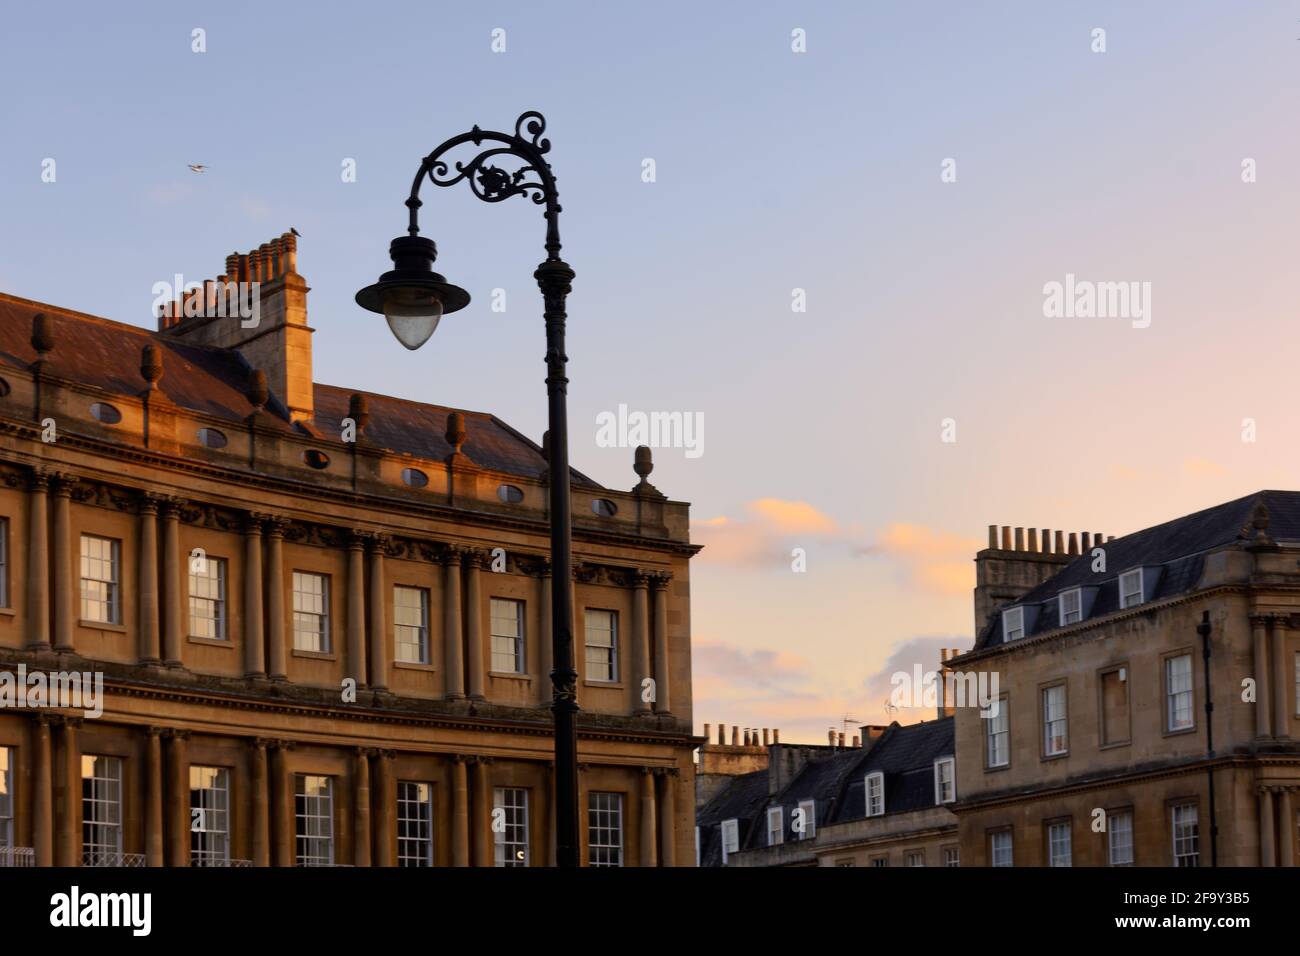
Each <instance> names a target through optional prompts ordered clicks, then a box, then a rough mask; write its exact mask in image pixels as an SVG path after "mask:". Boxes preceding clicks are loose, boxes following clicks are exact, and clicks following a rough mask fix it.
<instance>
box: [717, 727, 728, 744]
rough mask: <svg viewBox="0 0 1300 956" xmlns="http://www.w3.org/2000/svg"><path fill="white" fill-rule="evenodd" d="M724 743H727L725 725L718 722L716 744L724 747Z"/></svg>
mask: <svg viewBox="0 0 1300 956" xmlns="http://www.w3.org/2000/svg"><path fill="white" fill-rule="evenodd" d="M726 745H727V725H726V724H718V746H719V747H725V746H726Z"/></svg>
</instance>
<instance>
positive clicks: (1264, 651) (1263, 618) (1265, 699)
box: [1250, 614, 1273, 739]
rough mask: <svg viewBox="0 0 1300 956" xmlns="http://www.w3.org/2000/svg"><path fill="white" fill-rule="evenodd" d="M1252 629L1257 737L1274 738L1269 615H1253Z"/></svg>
mask: <svg viewBox="0 0 1300 956" xmlns="http://www.w3.org/2000/svg"><path fill="white" fill-rule="evenodd" d="M1250 628H1251V633H1252V635H1253V637H1254V660H1253V665H1254V675H1255V737H1256V738H1257V739H1258V738H1262V737H1271V736H1273V705H1272V693H1271V688H1270V686H1269V685H1270V680H1269V673H1268V670H1269V668H1268V615H1266V614H1252V615H1251V616H1250Z"/></svg>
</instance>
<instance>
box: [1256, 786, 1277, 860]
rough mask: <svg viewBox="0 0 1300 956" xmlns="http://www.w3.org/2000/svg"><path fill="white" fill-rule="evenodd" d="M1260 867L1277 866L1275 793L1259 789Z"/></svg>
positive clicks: (1265, 788)
mask: <svg viewBox="0 0 1300 956" xmlns="http://www.w3.org/2000/svg"><path fill="white" fill-rule="evenodd" d="M1259 865H1260V866H1276V865H1277V858H1276V857H1275V856H1274V846H1273V791H1272V790H1271V789H1269V788H1268V787H1260V788H1259Z"/></svg>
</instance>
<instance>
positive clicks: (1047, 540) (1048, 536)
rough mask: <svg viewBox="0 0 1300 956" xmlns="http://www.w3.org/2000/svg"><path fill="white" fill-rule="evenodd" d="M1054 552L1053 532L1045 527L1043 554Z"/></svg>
mask: <svg viewBox="0 0 1300 956" xmlns="http://www.w3.org/2000/svg"><path fill="white" fill-rule="evenodd" d="M1051 553H1052V532H1051V530H1050V529H1048V528H1044V529H1043V554H1051Z"/></svg>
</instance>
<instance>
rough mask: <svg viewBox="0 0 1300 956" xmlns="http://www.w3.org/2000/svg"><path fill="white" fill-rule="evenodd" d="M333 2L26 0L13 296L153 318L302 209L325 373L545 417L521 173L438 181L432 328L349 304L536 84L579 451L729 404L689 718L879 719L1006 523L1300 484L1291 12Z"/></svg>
mask: <svg viewBox="0 0 1300 956" xmlns="http://www.w3.org/2000/svg"><path fill="white" fill-rule="evenodd" d="M561 8H564V9H566V10H567V11H568V12H569V14H570V15H566V16H564V17H557V16H554V15H553V12H554V11H555V10H557V9H561ZM312 9H313V10H314V11H317V13H315V14H314V15H313V17H311V18H306V17H303V16H301V15H300V14H299V13H296V12H292V11H282V10H281V9H280V8H279V6H274V7H273V6H271V5H267V4H254V3H238V2H228V3H222V4H193V5H188V4H187V5H184V6H182V5H177V4H170V3H166V4H165V3H141V4H135V5H132V6H131V7H130V8H125V9H124V8H123V7H122V6H120V5H89V4H87V5H77V6H72V7H68V8H66V15H64V16H59V17H51V16H50V15H49V13H50V10H49V8H48V7H46V6H42V5H20V6H18V7H16V8H14V9H13V10H9V11H7V12H6V22H5V28H4V30H3V31H0V74H2V75H3V79H4V80H5V82H6V85H7V87H8V88H10V89H14V88H16V87H18V86H21V87H22V89H23V91H24V94H25V95H24V96H22V97H14V96H9V97H6V98H4V100H3V101H2V102H0V120H2V121H3V128H4V129H5V130H6V131H8V137H7V141H6V148H5V149H4V150H2V151H0V209H3V213H4V224H5V229H4V232H3V238H0V289H3V290H4V291H6V292H12V293H14V294H17V295H21V296H27V297H29V298H34V299H39V300H43V301H49V302H53V303H57V304H58V305H61V306H65V307H69V308H74V309H80V310H83V311H86V312H91V313H94V314H98V315H103V316H107V317H109V318H113V319H117V320H120V321H127V322H133V323H136V324H139V325H152V324H153V320H152V318H151V316H150V314H149V305H150V302H151V301H152V299H153V294H152V291H151V290H152V286H153V284H154V283H156V282H159V281H170V280H171V278H172V276H173V274H174V273H177V272H180V273H183V274H184V275H185V277H186V279H187V280H191V279H192V280H202V279H204V278H211V277H213V276H215V275H216V273H217V272H218V271H220V269H221V266H222V264H223V262H224V257H225V256H226V255H227V254H228V253H230V252H233V251H235V250H245V251H246V250H248V249H249V248H251V247H253V246H255V245H258V244H260V243H262V242H265V241H267V240H268V239H270V238H271V237H272V236H274V235H279V234H280V233H281V232H283V231H285V230H287V229H288V228H289V227H290V226H295V227H296V228H297V229H298V230H299V232H301V233H302V239H301V240H300V241H299V269H300V271H301V272H302V273H303V274H304V275H305V276H306V278H307V280H308V282H309V283H310V285H311V287H312V292H311V296H310V299H309V313H310V317H311V324H312V326H313V327H314V328H315V329H316V330H317V334H316V336H315V343H314V345H315V377H316V379H317V381H320V382H325V383H329V384H336V385H343V386H349V387H355V388H362V389H369V390H373V391H378V392H384V393H388V394H393V395H399V396H403V397H407V398H412V399H418V400H424V401H430V402H436V403H440V404H447V405H454V406H459V407H462V408H468V409H477V410H488V411H492V412H494V413H496V414H497V415H499V416H500V417H501V418H503V419H505V420H506V421H508V422H510V423H511V424H512V425H514V426H515V427H517V428H519V429H520V430H522V431H524V432H525V433H527V434H528V435H530V436H531V437H533V438H534V439H540V437H541V433H542V431H543V429H544V428H545V417H546V404H545V400H544V386H543V382H542V378H543V364H542V356H543V326H542V322H541V318H540V301H539V297H538V294H537V291H536V287H535V285H534V283H533V280H532V270H533V268H534V266H535V265H536V263H537V262H538V261H540V259H541V257H542V255H543V250H542V248H541V242H542V238H543V223H542V219H541V215H540V211H539V207H535V206H533V205H532V204H531V203H528V202H524V201H520V200H515V201H512V202H508V203H503V204H502V205H500V206H487V205H484V204H482V203H479V202H477V201H476V200H474V199H473V198H472V196H470V194H469V193H468V191H467V190H464V189H458V190H435V189H433V188H432V187H426V189H425V194H424V199H425V207H424V210H423V217H422V224H423V225H424V230H425V233H426V234H427V235H429V236H430V237H431V238H434V239H435V240H436V241H437V242H438V246H439V252H440V258H439V267H440V271H443V272H445V273H446V275H447V276H448V278H449V279H451V281H453V282H456V283H458V284H460V285H462V286H464V287H465V288H467V289H468V290H469V291H470V292H471V294H472V295H473V296H474V297H475V301H474V302H473V304H471V306H470V307H469V308H468V309H466V310H465V311H464V312H461V313H457V314H455V315H453V316H449V317H448V318H447V319H445V320H444V321H443V323H442V325H441V326H440V327H439V329H438V331H437V333H436V335H435V336H434V338H433V340H432V341H431V342H430V344H429V345H427V346H426V347H425V348H424V349H422V350H420V351H419V352H413V353H412V352H406V351H405V350H403V349H401V348H400V347H399V346H398V345H397V344H396V343H395V342H394V341H392V339H391V338H390V336H389V335H388V332H387V330H386V329H384V328H383V327H382V320H378V321H379V325H378V326H376V321H377V320H376V318H375V317H374V316H371V315H370V314H368V313H364V312H362V311H361V310H360V309H359V308H358V307H357V306H356V305H355V304H354V302H353V299H352V296H353V294H354V292H355V290H356V289H357V288H359V287H361V286H363V285H365V284H368V283H370V282H372V281H374V279H375V277H376V275H377V274H378V273H379V272H380V271H382V270H383V269H385V268H387V264H388V261H387V256H386V250H387V245H388V241H389V240H390V239H391V238H392V237H393V236H396V235H398V234H399V233H400V232H402V230H403V229H404V225H405V209H404V207H403V205H402V201H403V200H404V198H405V194H406V191H407V189H409V186H410V180H411V177H412V176H413V175H414V172H415V170H416V167H417V166H418V164H419V161H420V158H421V157H422V156H423V155H424V154H425V153H427V152H428V151H429V150H430V149H432V147H433V146H435V145H436V144H437V143H439V142H440V141H441V140H443V139H444V138H446V137H448V136H450V135H453V134H455V133H458V132H461V131H462V130H465V129H468V128H469V127H471V126H472V125H474V124H476V123H477V124H480V125H482V126H484V127H494V128H504V129H510V128H511V127H512V125H513V122H514V119H515V117H516V116H517V115H518V114H519V113H520V112H522V111H524V110H526V109H537V110H541V111H542V112H543V113H545V114H546V117H547V119H548V122H549V126H548V130H547V133H548V136H549V137H550V139H551V140H552V143H553V150H552V152H551V161H552V164H553V168H554V170H555V173H556V176H557V177H558V181H559V188H560V193H561V200H562V203H563V206H564V213H563V216H562V227H561V228H562V233H563V237H564V242H565V253H564V254H565V258H566V259H567V260H568V261H569V262H570V263H571V264H572V265H573V266H574V268H575V269H576V271H577V279H576V281H575V284H574V291H573V294H572V296H571V298H570V319H571V324H570V347H569V355H570V359H571V362H570V377H571V379H572V384H571V386H570V403H571V404H570V415H571V433H572V437H571V442H572V450H571V456H572V461H573V464H574V466H575V467H577V468H578V469H580V470H582V471H583V472H585V473H587V474H589V475H591V476H592V477H593V478H595V479H597V480H598V481H601V482H603V483H605V484H608V485H611V486H615V487H623V488H630V487H631V486H632V485H633V484H634V483H635V480H636V476H635V475H634V474H633V471H632V451H631V449H630V448H629V449H622V448H604V447H599V446H598V445H597V441H596V435H597V416H598V415H600V414H601V413H602V412H612V411H615V410H616V409H617V408H618V406H619V405H620V404H626V405H627V406H628V407H629V408H631V409H639V410H642V411H674V412H680V413H683V414H686V415H696V414H698V415H702V416H703V420H704V422H705V430H704V444H703V454H701V455H699V456H698V457H688V456H687V455H686V453H685V451H684V450H683V449H674V448H664V449H659V450H657V451H656V455H655V458H656V469H655V472H654V475H653V476H652V479H651V480H652V481H653V482H654V483H655V484H656V485H657V486H658V487H659V488H660V489H661V490H662V491H664V492H665V493H666V494H668V495H669V496H671V497H673V498H676V499H681V500H687V501H690V502H692V516H693V536H694V538H695V540H697V541H698V542H700V543H702V544H704V545H706V549H705V551H704V552H703V553H702V554H701V555H700V556H699V558H697V559H696V561H695V564H694V566H693V570H692V615H693V622H692V624H693V627H692V630H693V636H694V677H695V716H696V722H697V726H702V725H703V723H704V722H711V723H714V724H716V723H718V722H724V723H727V724H739V725H741V726H754V727H779V728H781V730H782V739H783V740H785V739H788V740H810V741H814V740H818V739H823V738H824V734H825V731H826V728H827V727H828V726H830V725H832V724H834V725H837V726H838V724H839V722H840V719H841V718H842V717H843V716H844V715H845V714H848V715H851V716H852V717H855V718H856V719H857V720H858V721H879V720H882V719H885V718H886V714H885V712H884V709H883V704H884V702H885V700H886V698H887V697H888V694H889V675H890V674H891V673H892V672H894V671H895V670H910V669H911V666H912V663H913V662H914V661H917V660H919V661H921V662H922V663H923V664H924V665H926V666H927V667H929V666H932V665H933V664H935V663H937V660H938V654H939V649H940V648H941V647H960V648H963V649H964V648H966V647H969V646H970V643H971V641H972V638H973V634H972V627H973V623H972V601H971V588H972V587H973V584H974V568H973V564H972V561H971V559H972V558H973V556H974V552H975V550H976V549H978V548H979V547H981V546H982V544H983V542H984V540H985V535H986V530H985V529H986V527H987V525H989V524H993V523H998V524H1009V525H1023V526H1034V527H1050V528H1061V529H1064V530H1067V531H1079V530H1085V529H1086V530H1089V531H1101V532H1104V533H1106V534H1113V535H1117V536H1118V535H1122V534H1125V533H1128V532H1131V531H1135V530H1138V529H1140V528H1143V527H1147V526H1150V525H1152V524H1156V523H1158V522H1161V521H1164V520H1167V519H1169V518H1173V517H1176V516H1178V515H1180V514H1184V513H1187V512H1190V511H1193V510H1197V509H1199V508H1202V507H1206V506H1209V505H1212V504H1215V503H1217V502H1220V501H1225V500H1228V499H1231V498H1235V497H1238V496H1241V495H1244V494H1247V493H1249V492H1251V491H1255V490H1259V489H1261V488H1291V489H1295V488H1300V418H1298V417H1297V415H1296V414H1295V408H1296V405H1297V398H1296V387H1295V384H1294V382H1295V372H1294V369H1295V366H1296V361H1295V356H1294V355H1293V354H1292V352H1291V343H1292V342H1293V341H1294V340H1295V332H1294V322H1295V318H1296V311H1297V298H1298V296H1300V293H1298V290H1297V282H1298V276H1297V268H1296V265H1295V263H1296V262H1297V261H1298V256H1297V253H1298V252H1300V237H1297V235H1296V232H1297V230H1296V228H1295V225H1296V223H1297V222H1300V215H1298V213H1300V190H1297V189H1296V172H1295V171H1296V170H1297V169H1300V134H1298V132H1297V126H1298V125H1300V124H1298V123H1297V113H1296V109H1295V103H1296V92H1297V88H1298V87H1300V43H1298V42H1297V37H1300V7H1297V6H1296V5H1295V4H1282V3H1276V4H1268V3H1250V4H1225V3H1196V2H1185V3H1178V4H1172V3H1141V4H1132V3H1113V4H1112V3H1088V4H1068V5H1066V4H1043V3H1031V2H1024V3H996V4H981V5H972V4H958V3H956V2H952V0H950V2H943V3H924V2H907V3H903V2H893V3H886V2H880V3H871V4H865V3H861V2H818V3H815V4H807V3H804V4H797V3H789V4H764V5H761V6H759V5H755V4H752V3H745V2H740V0H735V2H716V3H710V4H699V3H688V2H672V0H669V2H661V3H656V4H653V5H649V6H646V5H630V4H578V3H562V2H554V3H550V4H537V3H524V2H517V3H495V4H483V5H480V4H475V5H473V6H469V5H463V4H457V5H452V4H435V3H419V4H410V5H398V4H385V3H373V4H367V5H360V6H358V5H356V4H352V3H348V4H343V3H339V4H315V5H314V6H313V8H312ZM576 14H580V15H576ZM578 23H580V24H581V26H579V27H575V25H574V24H578ZM195 28H202V29H203V30H205V31H206V42H207V52H206V53H202V54H196V53H193V52H191V32H192V30H194V29H195ZM497 28H500V29H504V30H505V31H506V33H505V37H506V51H505V52H504V53H494V52H492V49H491V43H492V31H493V30H494V29H497ZM1095 28H1102V29H1104V30H1105V31H1106V34H1105V36H1106V50H1105V52H1104V53H1098V52H1094V51H1093V46H1094V39H1093V31H1094V29H1095ZM796 29H798V30H803V31H805V33H806V37H807V52H805V53H795V52H793V51H792V50H791V43H792V40H791V35H792V31H794V30H796ZM248 63H260V64H261V66H260V68H257V69H250V68H248V67H247V64H248ZM937 64H941V65H939V66H937ZM47 158H53V159H54V160H55V161H56V163H57V180H56V182H54V183H43V182H42V181H41V169H42V161H43V160H44V159H47ZM949 158H951V159H954V160H955V163H956V166H955V168H956V173H957V178H956V182H949V183H945V182H942V181H941V176H940V174H941V171H942V164H943V163H944V161H945V160H946V159H949ZM347 159H354V160H355V161H356V166H357V181H356V182H355V183H345V182H343V181H342V180H341V176H340V169H341V164H342V163H343V162H344V161H345V160H347ZM646 159H653V160H654V166H655V172H656V176H655V181H653V182H645V181H643V178H642V170H643V168H644V160H646ZM1246 160H1253V161H1254V163H1253V165H1254V169H1255V177H1256V181H1255V182H1243V161H1246ZM190 163H203V164H206V165H207V166H208V167H209V168H208V170H207V171H206V172H204V173H202V174H195V173H192V172H190V171H189V170H188V169H187V168H186V167H187V164H190ZM1067 274H1072V275H1074V276H1076V277H1078V278H1079V279H1085V280H1090V281H1098V282H1139V283H1141V282H1149V283H1150V284H1151V285H1150V288H1151V290H1152V293H1151V294H1152V302H1151V304H1152V310H1151V323H1150V326H1149V327H1148V328H1134V327H1133V324H1132V323H1131V322H1130V321H1129V320H1128V319H1125V318H1046V317H1044V311H1043V301H1044V293H1043V287H1044V285H1045V284H1047V283H1050V282H1064V281H1065V277H1066V276H1067ZM494 288H503V289H505V290H506V293H507V308H506V311H505V312H504V313H497V312H493V311H491V310H490V308H489V304H490V301H491V295H490V293H491V290H492V289H494ZM796 289H802V290H804V291H805V294H806V300H807V311H806V312H794V311H792V308H791V303H792V296H793V294H794V292H793V290H796ZM945 419H952V420H953V421H954V422H955V428H956V438H957V440H956V441H955V442H944V441H942V440H941V437H942V423H943V421H944V420H945ZM1245 419H1252V420H1253V421H1254V427H1255V439H1256V440H1254V441H1243V420H1245ZM794 548H803V549H804V551H805V553H806V555H807V569H806V571H804V572H802V573H797V572H795V571H793V570H792V568H791V552H792V549H794ZM919 716H921V714H920V713H916V714H910V715H908V714H905V715H900V716H899V719H903V720H910V719H916V718H917V717H919Z"/></svg>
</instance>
